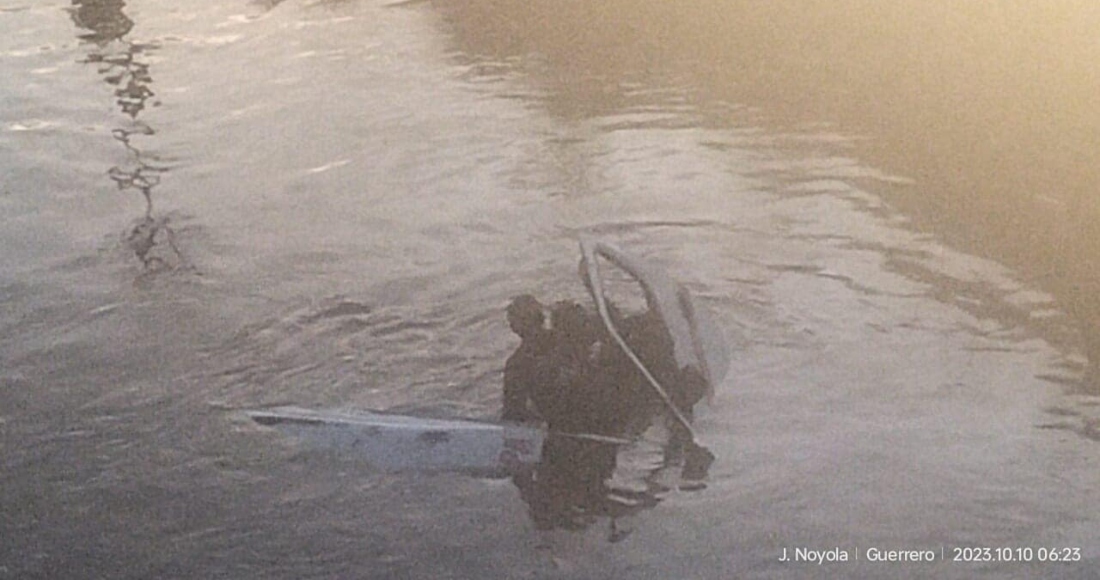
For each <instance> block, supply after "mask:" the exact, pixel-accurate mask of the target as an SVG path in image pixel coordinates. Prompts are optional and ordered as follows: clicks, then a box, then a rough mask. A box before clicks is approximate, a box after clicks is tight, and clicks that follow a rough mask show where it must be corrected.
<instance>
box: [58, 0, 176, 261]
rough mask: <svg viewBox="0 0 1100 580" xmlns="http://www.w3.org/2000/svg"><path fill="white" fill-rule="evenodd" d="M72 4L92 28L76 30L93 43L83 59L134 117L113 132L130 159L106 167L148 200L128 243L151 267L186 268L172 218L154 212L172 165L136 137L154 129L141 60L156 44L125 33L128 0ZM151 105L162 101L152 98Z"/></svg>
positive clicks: (79, 20) (148, 80)
mask: <svg viewBox="0 0 1100 580" xmlns="http://www.w3.org/2000/svg"><path fill="white" fill-rule="evenodd" d="M73 6H74V8H73V9H72V10H71V11H70V14H71V16H72V19H73V22H74V23H75V24H76V25H77V26H79V27H80V28H83V29H86V30H90V32H88V33H84V34H79V35H78V37H79V38H80V39H81V40H84V41H86V42H88V43H89V44H90V45H91V47H90V48H91V50H90V52H89V53H88V57H87V58H86V59H85V60H84V62H85V63H88V64H94V65H98V66H97V70H98V72H99V74H101V75H103V80H104V82H106V83H107V84H109V85H111V86H113V87H115V93H114V94H115V97H116V98H117V100H116V101H115V103H116V104H117V105H118V107H119V109H120V110H121V111H122V112H123V114H125V115H126V116H127V117H129V118H130V120H129V123H128V124H127V125H126V126H125V127H120V128H116V129H113V130H112V131H111V134H112V135H113V136H114V138H115V140H117V141H118V142H119V143H121V144H122V146H123V147H124V148H125V149H126V151H127V152H128V154H129V161H128V163H127V164H125V165H116V166H114V167H112V168H110V170H109V171H108V172H107V174H108V176H110V178H111V179H112V180H113V181H114V182H115V183H116V184H117V185H118V189H119V190H120V191H127V190H136V191H138V192H140V193H141V196H142V198H143V199H144V200H145V214H144V215H143V216H142V217H141V219H140V221H139V222H138V223H137V224H136V225H134V226H133V228H132V229H131V230H130V232H129V233H128V234H127V236H126V243H127V245H128V246H129V248H130V249H131V250H132V251H133V252H134V255H136V256H137V258H138V259H139V260H141V263H142V264H143V265H144V267H145V269H146V270H147V271H149V272H152V271H157V270H165V269H168V270H171V269H176V268H179V267H186V266H187V265H188V264H187V261H186V259H185V258H184V257H183V254H182V253H181V252H180V249H179V247H178V246H177V245H176V239H175V238H176V236H175V232H174V231H173V229H172V227H171V226H170V225H169V219H168V218H167V217H164V216H158V215H156V214H155V212H154V209H153V190H154V188H156V186H157V185H158V184H159V183H160V178H161V174H163V173H165V172H167V171H168V168H167V167H166V166H164V165H160V164H158V162H159V159H157V157H156V156H155V155H153V154H150V153H147V152H145V151H143V150H142V149H141V148H140V146H139V142H138V141H139V139H140V138H142V137H152V136H153V135H155V134H156V131H155V130H154V129H153V128H152V127H150V126H149V125H148V124H147V123H145V122H144V121H143V120H141V119H139V118H138V117H139V116H140V115H141V112H142V111H144V110H145V107H146V105H147V104H148V102H149V100H150V99H152V98H153V97H155V96H156V94H155V93H154V92H153V90H152V89H151V88H150V85H152V84H153V77H152V76H151V75H150V74H149V63H147V62H145V61H144V60H142V57H143V56H144V55H145V54H146V53H147V52H148V51H150V50H153V49H155V48H156V46H155V45H153V44H146V43H138V42H133V41H130V40H127V39H126V38H125V37H126V35H127V34H129V32H130V30H131V29H132V28H133V26H134V22H133V21H132V20H130V18H129V17H128V16H126V14H125V13H124V12H123V8H124V7H125V6H126V3H125V2H123V1H122V0H73ZM152 104H154V105H157V104H159V103H158V102H157V101H153V103H152Z"/></svg>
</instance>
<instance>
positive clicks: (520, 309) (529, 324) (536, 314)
mask: <svg viewBox="0 0 1100 580" xmlns="http://www.w3.org/2000/svg"><path fill="white" fill-rule="evenodd" d="M545 320H546V318H545V316H544V315H543V313H542V304H541V303H540V302H539V301H538V300H536V299H535V297H534V296H531V295H530V294H524V295H522V296H516V297H515V298H513V299H512V303H511V304H509V305H508V326H509V327H510V328H511V329H512V332H514V333H516V334H518V335H519V337H520V338H528V337H531V336H534V335H535V334H537V333H538V332H539V331H541V330H542V328H543V323H544V322H545Z"/></svg>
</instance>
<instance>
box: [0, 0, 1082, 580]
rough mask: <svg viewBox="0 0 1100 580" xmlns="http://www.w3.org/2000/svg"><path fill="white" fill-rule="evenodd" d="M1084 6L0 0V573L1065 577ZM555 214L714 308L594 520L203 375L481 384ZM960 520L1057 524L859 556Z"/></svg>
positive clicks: (546, 255) (1078, 412)
mask: <svg viewBox="0 0 1100 580" xmlns="http://www.w3.org/2000/svg"><path fill="white" fill-rule="evenodd" d="M1098 20H1100V11H1098V10H1096V9H1095V8H1093V7H1092V6H1091V5H1089V4H1087V3H1080V2H1078V3H1072V2H1068V1H1067V2H1048V3H1042V4H1036V5H1029V4H1026V3H1002V4H999V5H998V6H997V7H987V6H981V7H979V6H977V5H975V6H974V7H969V6H967V7H958V6H956V3H948V2H924V3H919V5H918V3H915V2H896V3H890V4H889V5H884V4H882V3H877V2H875V3H872V2H860V1H856V0H848V1H842V2H836V1H834V2H808V3H793V2H792V3H749V2H709V1H703V0H699V1H694V2H690V3H688V5H684V4H683V3H681V4H670V3H656V2H654V3H642V4H639V3H632V2H621V1H618V0H611V1H609V2H601V3H581V2H564V3H552V4H540V3H513V2H503V1H499V0H492V1H488V0H465V1H460V2H431V1H425V2H406V3H399V4H394V5H386V4H385V3H382V2H378V1H373V0H358V1H356V0H346V1H327V2H302V1H297V0H287V1H285V2H277V1H270V0H269V1H266V2H253V3H248V2H243V1H231V2H212V1H199V2H194V3H191V4H189V5H180V4H179V3H170V2H163V1H160V0H149V1H147V2H139V1H136V0H135V1H132V2H129V3H127V4H123V3H122V2H121V1H120V0H99V1H95V0H83V1H79V0H74V1H73V2H72V3H69V2H50V1H43V2H37V1H36V2H29V1H24V0H0V30H2V31H3V34H0V78H3V82H2V83H0V175H2V176H3V177H2V181H0V220H2V223H0V304H2V307H0V329H2V330H0V365H2V366H0V445H2V447H0V578H4V579H6V578H13V579H14V578H20V579H21V578H149V577H162V578H294V579H298V578H313V577H318V578H517V577H535V578H594V577H598V578H640V577H653V578H663V577H683V578H817V577H825V576H826V575H827V576H828V577H868V578H910V577H913V578H916V577H938V578H975V577H981V578H1034V577H1061V578H1089V577H1092V574H1093V573H1094V572H1093V570H1094V569H1095V568H1096V566H1097V564H1098V563H1100V546H1098V545H1097V543H1096V542H1097V540H1096V538H1097V530H1098V529H1100V511H1098V508H1097V507H1096V506H1097V505H1100V504H1098V500H1100V497H1098V495H1097V491H1096V490H1095V485H1094V482H1095V477H1096V467H1097V462H1098V461H1100V451H1098V450H1100V447H1097V440H1098V439H1100V435H1098V427H1097V426H1098V425H1100V411H1098V410H1097V404H1098V403H1100V398H1098V397H1097V395H1096V389H1095V387H1094V386H1090V385H1093V384H1094V383H1091V382H1090V380H1089V372H1090V371H1089V370H1088V366H1087V364H1086V363H1087V356H1086V355H1087V352H1088V350H1089V344H1090V342H1092V343H1093V344H1095V338H1094V337H1095V335H1096V333H1095V332H1094V329H1095V328H1096V327H1097V320H1100V315H1097V314H1096V312H1097V311H1100V306H1098V303H1097V302H1096V301H1095V296H1097V295H1100V293H1098V292H1095V291H1094V289H1095V288H1096V287H1097V286H1098V285H1100V284H1098V283H1097V282H1098V280H1100V278H1098V277H1097V276H1098V274H1097V270H1096V267H1097V266H1096V258H1095V256H1096V255H1098V254H1097V244H1100V236H1098V235H1097V234H1096V233H1095V229H1094V226H1092V224H1094V223H1096V222H1097V220H1096V217H1097V214H1098V209H1097V203H1098V202H1097V197H1096V195H1097V187H1096V185H1097V183H1098V182H1100V180H1098V179H1097V175H1096V171H1097V170H1096V168H1095V163H1094V162H1093V160H1092V158H1093V157H1094V156H1095V155H1094V153H1093V152H1094V151H1095V150H1096V146H1097V145H1098V143H1100V114H1098V112H1097V109H1096V106H1095V104H1094V102H1093V101H1094V99H1093V98H1092V95H1094V94H1096V93H1097V92H1100V91H1098V89H1100V86H1097V85H1100V74H1098V71H1097V66H1098V65H1097V64H1096V63H1097V62H1100V58H1097V57H1100V45H1098V44H1097V41H1096V40H1095V38H1096V37H1095V34H1094V31H1095V30H1097V28H1098V27H1097V24H1100V22H1098ZM580 234H589V235H597V236H602V237H605V238H607V239H610V240H612V241H614V242H616V243H618V244H619V245H621V246H623V247H625V248H628V249H630V250H632V251H633V252H635V253H637V254H639V255H642V256H644V257H646V258H648V259H650V260H652V261H654V262H656V263H658V264H661V265H663V266H665V267H667V268H668V270H669V271H670V272H672V273H673V274H674V275H675V276H676V277H678V278H679V279H681V280H683V281H684V282H685V283H686V284H687V285H688V286H690V287H691V288H692V290H694V291H695V292H697V293H698V295H699V296H700V297H701V298H702V299H703V300H704V301H705V302H707V304H708V305H709V306H711V307H712V309H713V310H715V311H716V312H717V313H719V316H720V319H721V323H722V325H723V327H724V328H725V329H726V331H727V333H728V334H729V336H730V338H731V343H732V345H733V347H734V348H733V353H732V359H733V370H732V372H731V373H730V377H729V380H728V381H727V383H726V384H725V385H723V386H722V387H721V388H720V389H719V390H718V394H717V397H716V400H715V401H714V404H713V406H712V407H711V408H710V409H709V410H708V411H706V412H704V413H703V414H702V415H701V417H700V419H699V421H698V428H699V431H700V435H701V436H702V438H703V439H705V440H706V441H707V442H708V444H710V445H711V447H712V448H713V449H714V450H715V452H716V453H717V455H718V460H717V462H716V464H715V466H714V468H713V470H712V472H711V477H710V481H709V486H708V488H707V489H705V490H703V491H699V492H693V493H688V492H671V493H670V494H668V495H667V496H666V497H665V498H664V500H663V501H662V502H661V503H660V504H659V505H657V506H656V507H654V508H653V509H650V510H646V511H643V512H641V513H638V514H636V515H633V516H630V517H629V518H625V519H624V520H623V521H619V522H617V525H618V526H620V527H621V528H623V529H627V530H632V531H631V533H630V534H629V535H628V536H627V537H626V538H625V539H624V540H622V541H619V542H616V543H609V542H608V541H607V540H608V528H607V523H606V522H600V523H598V524H597V525H593V526H591V527H589V528H588V529H587V530H584V531H576V532H570V531H564V530H558V531H552V532H545V531H537V530H535V528H534V526H533V525H532V523H531V521H530V520H529V518H528V517H527V512H526V506H525V505H524V504H523V502H522V501H521V499H520V497H519V494H518V493H517V492H516V490H515V489H514V488H513V487H512V486H511V485H510V484H509V483H508V482H501V481H485V480H478V479H472V478H463V477H457V476H432V477H426V476H425V477H411V476H396V475H381V474H378V473H374V472H371V471H370V470H369V469H367V468H365V467H363V466H361V465H356V464H349V463H344V462H333V461H327V460H325V458H323V457H315V456H312V455H310V454H308V453H304V452H302V451H301V450H300V449H298V448H297V447H295V446H294V444H293V442H292V441H288V440H285V439H281V438H280V437H278V436H277V435H276V434H274V433H273V432H271V431H269V430H265V429H261V428H259V427H256V426H253V425H251V424H250V423H249V422H248V421H246V420H244V419H242V417H241V415H240V414H239V413H238V412H237V411H236V410H238V409H241V408H248V407H254V406H259V405H267V404H273V403H293V404H298V405H303V406H356V407H363V408H382V409H392V408H412V407H419V408H424V409H426V410H433V411H437V412H446V413H448V414H457V415H462V416H470V417H488V416H492V415H494V414H495V413H496V412H497V411H498V407H499V382H500V370H501V368H502V366H503V361H504V359H505V358H506V357H507V355H508V354H509V352H510V350H511V349H512V348H514V346H515V342H514V337H513V336H512V335H511V333H509V332H508V329H507V325H506V324H505V322H504V319H503V307H504V305H505V304H506V303H507V300H508V298H509V297H511V296H513V295H515V294H518V293H523V292H531V293H534V294H537V295H539V296H540V297H545V298H547V299H553V298H565V297H574V298H579V297H581V295H582V293H581V292H582V291H581V287H580V284H579V282H578V281H577V279H576V260H577V257H578V254H577V247H576V239H577V236H578V235H580ZM1093 348H1095V347H1093ZM963 546H973V547H978V546H989V547H1019V548H1032V549H1036V550H1037V549H1038V548H1040V547H1045V548H1061V547H1066V548H1079V549H1080V554H1081V562H1079V563H1072V564H1069V563H1062V564H1051V563H1038V562H1031V563H1018V562H1017V563H999V564H997V563H985V564H977V563H969V564H967V563H956V562H950V561H948V562H942V561H941V562H935V563H930V564H929V563H923V564H912V563H911V564H898V563H893V564H885V563H872V562H868V561H866V550H867V549H869V548H883V549H931V550H934V551H935V552H936V554H937V555H939V553H940V550H943V555H944V556H946V557H948V558H950V557H951V556H952V555H953V548H955V547H963ZM798 547H803V548H813V549H821V550H825V549H832V548H840V549H844V550H849V551H850V553H851V554H852V555H853V556H854V555H855V554H857V553H858V555H859V558H860V561H859V562H854V563H833V564H824V565H822V566H818V565H816V564H810V563H781V562H779V561H778V558H779V557H780V555H781V554H782V552H783V549H784V548H787V549H789V550H791V551H793V550H794V549H795V548H798Z"/></svg>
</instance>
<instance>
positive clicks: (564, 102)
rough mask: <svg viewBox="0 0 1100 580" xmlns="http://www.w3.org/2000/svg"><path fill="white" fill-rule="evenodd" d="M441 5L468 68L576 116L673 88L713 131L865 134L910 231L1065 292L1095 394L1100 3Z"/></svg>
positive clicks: (1099, 327) (1098, 383)
mask: <svg viewBox="0 0 1100 580" xmlns="http://www.w3.org/2000/svg"><path fill="white" fill-rule="evenodd" d="M433 6H434V8H435V9H436V10H437V11H438V12H440V13H441V14H443V15H444V24H443V28H444V29H445V30H446V31H447V32H448V33H449V38H450V39H451V41H452V43H453V47H454V48H453V50H454V53H455V55H456V58H459V59H460V62H461V59H469V60H470V61H471V62H473V63H477V64H474V65H471V66H472V70H474V71H477V72H478V73H479V74H482V75H487V76H490V77H500V76H501V75H502V73H501V70H500V69H501V68H505V69H511V70H513V71H515V72H513V73H512V74H521V75H523V76H524V77H527V78H530V80H531V84H532V85H533V86H534V87H535V91H536V94H535V95H531V96H533V97H534V98H537V99H539V100H541V101H542V102H543V103H544V104H545V107H546V109H547V110H548V111H550V112H551V113H552V114H554V115H555V116H557V117H559V118H561V119H564V120H567V121H571V120H576V119H577V118H578V117H580V118H596V117H600V116H603V115H611V116H614V115H615V114H617V113H621V112H624V111H632V110H638V107H639V106H643V105H644V102H642V101H641V100H639V98H638V96H639V95H638V92H639V91H638V89H640V88H641V89H644V90H645V91H646V92H648V93H650V94H660V93H661V92H662V91H666V92H668V91H670V90H671V91H673V92H676V91H677V90H678V89H679V92H680V93H681V95H682V97H681V98H683V99H686V101H687V103H688V104H689V105H690V106H692V107H696V108H697V110H699V111H700V112H701V113H702V115H703V116H704V117H710V120H709V122H713V123H716V124H718V125H727V124H728V123H729V122H730V121H731V118H730V117H731V116H730V114H729V111H727V110H724V109H723V107H721V106H720V105H721V104H722V103H747V104H750V105H754V106H755V110H754V111H753V117H754V120H756V121H759V122H763V123H765V124H767V125H770V126H776V127H780V128H791V127H793V128H795V129H796V130H800V129H805V128H808V127H811V126H818V127H822V126H824V127H827V128H831V129H830V130H832V131H836V132H840V133H842V134H847V135H854V136H859V137H861V139H860V140H855V141H852V142H851V145H852V146H853V147H854V148H855V149H856V151H857V152H858V155H859V157H860V158H862V159H864V160H866V161H868V162H870V163H872V164H874V165H877V166H880V167H883V168H884V169H886V170H887V171H890V172H891V173H893V174H896V175H901V176H903V177H905V178H909V179H910V181H909V182H908V184H907V185H905V184H901V183H899V184H898V186H897V187H892V188H883V190H882V191H883V193H884V194H885V195H887V196H889V199H890V201H891V202H892V203H894V204H896V205H897V206H898V207H900V208H901V209H903V210H904V211H906V212H907V213H908V214H909V215H911V216H912V217H913V218H915V225H917V226H918V227H921V228H924V229H930V230H935V231H937V232H938V233H940V234H941V235H944V236H945V237H946V238H947V239H948V240H950V241H951V242H952V243H955V244H957V245H959V246H961V247H963V248H966V249H968V250H972V251H977V252H980V253H983V254H985V255H989V256H991V257H994V258H996V259H999V260H1004V261H1006V262H1007V263H1009V264H1010V265H1012V266H1013V267H1016V268H1020V269H1021V270H1022V271H1023V272H1025V273H1026V275H1027V276H1028V277H1029V278H1030V279H1031V280H1033V281H1034V282H1035V283H1037V284H1039V285H1040V286H1042V287H1044V288H1045V289H1047V290H1049V291H1051V292H1053V293H1054V294H1055V295H1056V296H1057V297H1058V298H1059V301H1060V303H1061V305H1062V307H1063V308H1065V309H1066V310H1067V311H1068V312H1070V313H1071V314H1072V315H1073V316H1074V317H1075V318H1076V320H1077V323H1078V328H1079V330H1080V334H1081V336H1082V337H1083V338H1084V340H1083V341H1082V343H1083V346H1084V348H1085V350H1086V353H1087V354H1088V356H1089V358H1090V360H1092V361H1097V362H1094V364H1092V365H1091V367H1090V376H1091V377H1092V379H1093V380H1091V382H1092V383H1093V384H1092V387H1091V388H1092V389H1094V390H1098V391H1100V371H1098V369H1100V338H1097V337H1100V298H1098V297H1100V258H1098V257H1097V256H1100V230H1098V227H1097V225H1096V224H1100V193H1098V192H1100V165H1098V164H1097V163H1095V162H1094V160H1093V157H1095V152H1096V151H1097V150H1100V107H1096V106H1095V99H1094V97H1093V95H1095V94H1098V93H1100V65H1098V64H1097V63H1100V45H1098V44H1097V42H1096V40H1095V39H1096V35H1095V30H1097V28H1098V27H1100V9H1098V8H1097V7H1096V6H1094V5H1088V4H1086V3H1080V2H1074V1H1072V0H1055V1H1052V2H1043V3H1024V2H1015V3H1001V4H998V5H996V6H984V5H982V6H978V5H961V4H959V3H957V2H950V1H946V0H942V1H941V0H937V1H934V2H924V3H919V4H918V3H913V2H892V3H885V4H884V3H878V2H869V1H866V0H841V1H830V2H810V3H809V5H808V6H806V5H800V4H799V3H794V2H751V1H732V2H731V1H727V0H696V1H692V2H686V3H663V2H633V1H630V0H611V1H609V2H600V3H597V4H592V3H583V2H565V3H553V4H546V3H538V2H535V3H514V2H501V1H493V0H467V1H464V2H439V3H435V4H434V5H433ZM918 6H919V8H918ZM548 23H553V24H552V25H550V24H548ZM663 106H665V107H669V106H675V103H674V102H673V101H671V100H670V101H667V102H665V103H663ZM665 110H669V109H667V108H666V109H665ZM740 115H741V116H742V117H743V116H744V115H743V113H740ZM704 122H706V121H704ZM583 174H584V173H580V175H583Z"/></svg>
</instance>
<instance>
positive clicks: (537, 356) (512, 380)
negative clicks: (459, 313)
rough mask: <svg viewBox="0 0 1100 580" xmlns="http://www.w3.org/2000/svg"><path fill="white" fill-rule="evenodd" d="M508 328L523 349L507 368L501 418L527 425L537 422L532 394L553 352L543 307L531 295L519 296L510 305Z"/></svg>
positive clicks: (517, 349)
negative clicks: (526, 423)
mask: <svg viewBox="0 0 1100 580" xmlns="http://www.w3.org/2000/svg"><path fill="white" fill-rule="evenodd" d="M507 313H508V326H509V327H511V329H512V332H514V333H516V334H517V335H518V336H519V337H520V345H519V347H518V348H516V351H515V352H514V353H512V356H510V357H508V361H507V362H506V363H505V364H504V405H503V407H504V408H503V411H502V413H501V418H502V419H504V420H505V421H516V422H526V421H534V420H537V419H538V415H537V414H536V413H535V412H534V411H533V410H532V409H531V408H530V405H529V401H530V399H531V395H532V393H533V392H534V391H535V390H536V389H537V388H538V385H539V382H540V380H541V378H542V377H541V376H540V375H541V374H542V373H543V372H544V371H545V370H547V369H548V368H549V367H548V364H549V360H548V357H549V356H550V354H551V349H552V348H553V341H552V337H551V336H550V332H549V331H548V330H547V329H546V328H545V320H546V319H545V315H544V314H543V307H542V304H541V303H539V301H538V300H536V299H535V297H534V296H531V295H530V294H524V295H523V296H517V297H516V298H514V299H513V300H512V303H511V304H509V305H508V311H507Z"/></svg>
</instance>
